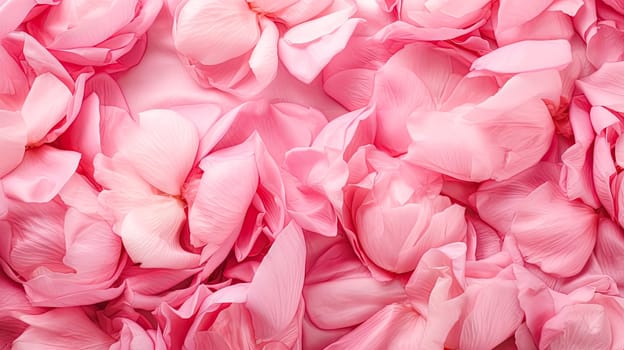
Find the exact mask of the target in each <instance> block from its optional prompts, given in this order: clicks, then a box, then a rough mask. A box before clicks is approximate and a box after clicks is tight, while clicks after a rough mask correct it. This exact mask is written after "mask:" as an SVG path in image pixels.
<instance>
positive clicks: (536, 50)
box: [470, 40, 572, 73]
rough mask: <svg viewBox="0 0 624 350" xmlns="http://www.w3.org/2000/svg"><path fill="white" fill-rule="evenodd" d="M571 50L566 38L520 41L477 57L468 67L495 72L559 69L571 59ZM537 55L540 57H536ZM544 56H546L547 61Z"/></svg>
mask: <svg viewBox="0 0 624 350" xmlns="http://www.w3.org/2000/svg"><path fill="white" fill-rule="evenodd" d="M571 50H572V49H571V47H570V43H569V42H568V41H567V40H544V41H536V40H527V41H520V42H517V43H513V44H510V45H507V46H503V47H501V48H498V49H496V50H494V51H492V52H490V53H489V54H487V55H485V56H481V57H479V58H478V59H476V60H475V61H474V62H473V63H472V66H471V67H470V68H471V69H472V70H488V71H490V72H496V73H521V72H530V71H535V70H543V69H561V68H564V67H565V66H567V65H568V64H569V63H570V62H571V61H572V51H571ZM542 55H543V56H542ZM538 56H539V57H542V58H540V59H538ZM544 58H547V59H548V61H546V60H544Z"/></svg>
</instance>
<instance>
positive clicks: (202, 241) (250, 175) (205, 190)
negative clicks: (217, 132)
mask: <svg viewBox="0 0 624 350" xmlns="http://www.w3.org/2000/svg"><path fill="white" fill-rule="evenodd" d="M249 146H250V143H246V144H242V145H239V146H234V147H230V148H226V149H224V150H222V151H220V152H215V153H213V154H210V155H209V156H207V157H206V158H204V159H203V160H202V162H201V164H200V167H201V168H202V169H203V170H204V173H203V175H202V177H201V180H200V184H199V188H198V190H197V196H196V197H195V201H194V202H193V205H192V206H191V209H190V211H189V226H190V234H191V236H190V238H191V244H193V245H194V246H196V247H199V246H205V245H207V249H208V250H209V251H215V250H216V249H217V248H218V247H219V246H220V245H222V244H223V243H224V242H225V241H226V240H227V239H228V238H229V237H231V236H237V235H238V234H239V233H240V230H241V228H242V226H243V220H244V218H245V213H247V209H248V208H249V205H250V204H251V200H252V199H253V197H254V194H255V193H256V189H257V187H258V169H257V166H256V158H255V154H254V153H253V150H251V149H250V147H249ZM241 179H243V181H241Z"/></svg>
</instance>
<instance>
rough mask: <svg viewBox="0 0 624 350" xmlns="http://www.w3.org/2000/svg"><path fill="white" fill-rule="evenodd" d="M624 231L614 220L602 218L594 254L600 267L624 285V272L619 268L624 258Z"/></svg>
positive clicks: (619, 284) (619, 283)
mask: <svg viewBox="0 0 624 350" xmlns="http://www.w3.org/2000/svg"><path fill="white" fill-rule="evenodd" d="M623 237H624V232H622V229H621V228H620V227H619V226H618V225H617V224H616V223H614V222H613V221H611V220H609V219H606V218H601V219H600V221H599V223H598V235H597V239H596V248H595V250H594V254H595V256H596V260H597V261H598V264H599V265H600V268H601V269H602V271H604V273H605V274H606V275H609V276H611V277H612V278H613V279H614V280H615V282H616V283H617V284H618V286H622V285H624V273H623V271H622V270H621V269H620V268H619V266H620V261H621V260H623V259H624V239H623Z"/></svg>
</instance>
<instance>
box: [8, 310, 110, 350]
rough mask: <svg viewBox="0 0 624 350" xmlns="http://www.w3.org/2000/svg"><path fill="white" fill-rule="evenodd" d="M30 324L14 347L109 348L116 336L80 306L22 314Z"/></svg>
mask: <svg viewBox="0 0 624 350" xmlns="http://www.w3.org/2000/svg"><path fill="white" fill-rule="evenodd" d="M20 319H21V320H22V321H23V322H26V323H27V324H28V325H29V327H28V328H27V329H26V330H25V331H24V333H22V335H20V336H19V338H17V339H16V340H15V342H14V343H13V349H18V350H26V349H42V350H47V349H50V350H52V349H102V350H104V349H108V347H109V346H110V345H111V344H113V343H114V342H115V339H114V338H113V337H111V336H109V335H108V334H106V333H105V332H104V331H103V330H102V329H100V328H99V327H98V326H97V325H96V324H95V323H93V322H92V321H91V320H90V319H89V317H87V315H86V314H85V313H84V312H83V311H82V310H81V309H80V308H59V309H53V310H51V311H48V312H46V313H44V314H41V315H33V316H22V317H20Z"/></svg>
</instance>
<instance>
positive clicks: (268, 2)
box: [248, 0, 299, 13]
mask: <svg viewBox="0 0 624 350" xmlns="http://www.w3.org/2000/svg"><path fill="white" fill-rule="evenodd" d="M248 2H249V5H250V6H251V8H252V9H255V10H256V11H259V12H262V13H274V12H278V11H280V10H283V9H285V8H287V7H289V6H292V5H293V4H295V3H297V2H299V0H250V1H248Z"/></svg>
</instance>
